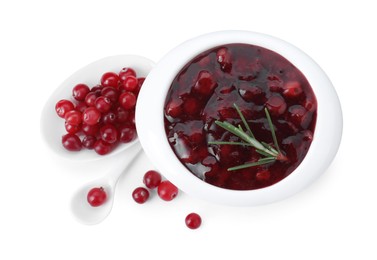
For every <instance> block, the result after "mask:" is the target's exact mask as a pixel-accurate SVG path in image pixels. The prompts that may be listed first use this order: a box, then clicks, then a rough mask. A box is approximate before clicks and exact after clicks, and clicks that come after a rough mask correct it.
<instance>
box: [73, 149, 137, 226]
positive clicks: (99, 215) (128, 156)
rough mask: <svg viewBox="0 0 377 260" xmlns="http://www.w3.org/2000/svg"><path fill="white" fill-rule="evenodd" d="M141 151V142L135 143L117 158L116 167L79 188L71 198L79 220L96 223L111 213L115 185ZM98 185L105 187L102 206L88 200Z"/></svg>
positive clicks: (74, 212) (85, 222) (75, 214)
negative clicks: (105, 197) (91, 191)
mask: <svg viewBox="0 0 377 260" xmlns="http://www.w3.org/2000/svg"><path fill="white" fill-rule="evenodd" d="M140 151H141V145H140V143H139V142H136V143H134V144H133V145H132V146H130V147H129V148H128V149H127V151H125V152H123V153H122V154H120V155H119V156H120V159H121V160H117V164H116V165H115V167H113V169H111V171H110V172H109V173H108V174H107V175H106V176H105V177H102V178H100V179H97V180H94V181H91V182H89V183H87V184H85V185H83V186H82V187H81V188H79V189H78V190H77V192H76V193H75V194H74V196H73V197H72V200H71V210H72V213H73V215H74V216H75V218H76V219H77V220H78V221H80V222H81V223H83V224H88V225H94V224H98V223H100V222H101V221H102V220H104V219H105V218H106V217H107V216H108V215H109V213H110V211H111V209H112V207H113V202H114V193H115V187H116V185H117V182H118V180H119V177H120V176H121V175H122V173H124V172H125V171H127V168H128V166H129V165H130V164H131V163H132V161H133V160H134V159H135V157H136V156H137V155H138V154H139V152H140ZM117 158H118V157H117ZM96 187H98V188H99V187H102V188H103V189H104V191H105V192H106V195H107V199H106V201H105V203H104V204H102V205H101V206H98V207H92V206H91V205H90V204H89V203H88V201H87V195H88V192H89V191H90V190H91V189H92V188H96Z"/></svg>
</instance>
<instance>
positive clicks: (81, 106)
mask: <svg viewBox="0 0 377 260" xmlns="http://www.w3.org/2000/svg"><path fill="white" fill-rule="evenodd" d="M87 107H88V106H87V105H86V103H85V102H78V103H77V104H76V108H75V110H77V111H80V112H81V113H83V112H84V110H85V109H86V108H87Z"/></svg>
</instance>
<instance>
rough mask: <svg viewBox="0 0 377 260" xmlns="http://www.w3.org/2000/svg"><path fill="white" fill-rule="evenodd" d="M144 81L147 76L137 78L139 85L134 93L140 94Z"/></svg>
mask: <svg viewBox="0 0 377 260" xmlns="http://www.w3.org/2000/svg"><path fill="white" fill-rule="evenodd" d="M144 81H145V78H138V79H137V87H136V89H135V90H134V91H133V93H135V95H136V96H137V95H139V92H140V89H141V87H142V86H143V84H144Z"/></svg>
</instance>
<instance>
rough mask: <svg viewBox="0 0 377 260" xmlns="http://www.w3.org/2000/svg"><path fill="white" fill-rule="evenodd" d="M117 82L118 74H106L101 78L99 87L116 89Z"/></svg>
mask: <svg viewBox="0 0 377 260" xmlns="http://www.w3.org/2000/svg"><path fill="white" fill-rule="evenodd" d="M118 82H119V76H118V74H116V73H114V72H106V73H104V74H103V75H102V77H101V85H102V86H104V87H113V88H117V87H118Z"/></svg>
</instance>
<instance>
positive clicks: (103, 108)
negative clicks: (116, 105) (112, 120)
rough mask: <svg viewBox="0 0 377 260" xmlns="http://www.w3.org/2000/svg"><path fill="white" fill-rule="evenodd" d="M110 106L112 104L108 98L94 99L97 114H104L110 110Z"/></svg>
mask: <svg viewBox="0 0 377 260" xmlns="http://www.w3.org/2000/svg"><path fill="white" fill-rule="evenodd" d="M111 106H112V104H111V101H110V99H109V98H107V97H104V96H100V97H98V98H96V101H95V107H96V108H97V110H98V111H99V112H101V113H106V112H108V111H109V110H110V109H111Z"/></svg>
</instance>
